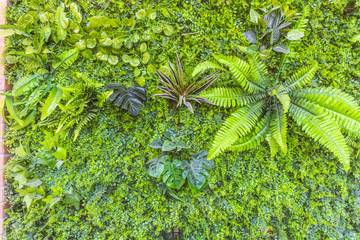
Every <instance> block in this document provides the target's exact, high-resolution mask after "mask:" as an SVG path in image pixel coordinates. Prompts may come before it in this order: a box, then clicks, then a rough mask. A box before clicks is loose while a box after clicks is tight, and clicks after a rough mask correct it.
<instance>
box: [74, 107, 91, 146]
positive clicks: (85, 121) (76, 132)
mask: <svg viewBox="0 0 360 240" xmlns="http://www.w3.org/2000/svg"><path fill="white" fill-rule="evenodd" d="M95 117H96V114H95V113H94V112H89V113H88V114H86V115H85V116H84V117H83V119H82V120H81V121H80V122H79V123H78V124H77V125H76V128H75V130H74V139H73V141H74V142H75V141H76V139H77V138H78V136H79V134H80V132H81V130H82V129H83V128H84V127H85V126H86V125H88V124H89V123H90V122H91V121H92V120H93V119H94V118H95Z"/></svg>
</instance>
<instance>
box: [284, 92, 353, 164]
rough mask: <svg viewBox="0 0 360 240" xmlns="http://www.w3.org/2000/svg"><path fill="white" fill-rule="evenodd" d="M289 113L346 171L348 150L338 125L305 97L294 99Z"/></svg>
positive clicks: (348, 162) (348, 160)
mask: <svg viewBox="0 0 360 240" xmlns="http://www.w3.org/2000/svg"><path fill="white" fill-rule="evenodd" d="M289 113H290V115H291V116H292V118H293V119H294V120H295V121H296V123H297V124H298V125H300V126H301V127H302V129H303V130H304V131H305V133H306V134H307V135H309V136H310V137H312V138H313V139H314V140H315V141H318V142H319V143H321V144H322V145H324V146H325V147H327V148H328V149H329V150H330V151H331V152H333V153H334V154H335V156H337V157H338V158H339V160H340V162H341V163H342V165H343V166H344V169H345V170H346V171H347V170H348V169H349V167H350V156H349V150H348V147H347V145H346V142H345V138H344V136H343V135H342V134H341V131H340V127H339V125H337V124H336V123H335V122H334V121H333V119H332V118H331V117H330V116H328V115H327V114H323V113H324V111H322V109H321V107H318V108H316V106H315V107H314V105H312V104H309V102H308V101H306V100H305V99H295V100H293V101H292V102H291V104H290V109H289Z"/></svg>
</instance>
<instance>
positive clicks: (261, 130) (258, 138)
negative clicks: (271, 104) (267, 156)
mask: <svg viewBox="0 0 360 240" xmlns="http://www.w3.org/2000/svg"><path fill="white" fill-rule="evenodd" d="M270 115H271V112H270V111H269V112H267V113H266V114H265V116H264V118H262V119H261V121H260V122H259V123H258V124H257V125H256V126H255V127H254V130H253V131H252V132H251V134H249V135H247V136H245V137H244V138H241V139H239V140H237V141H236V142H235V143H234V144H233V145H232V146H231V147H230V148H229V149H230V150H232V151H246V150H250V149H253V148H255V147H257V146H259V145H260V143H262V142H263V141H264V140H265V138H266V135H267V133H268V131H269V128H270Z"/></svg>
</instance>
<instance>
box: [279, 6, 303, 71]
mask: <svg viewBox="0 0 360 240" xmlns="http://www.w3.org/2000/svg"><path fill="white" fill-rule="evenodd" d="M301 3H302V5H303V11H302V14H301V18H300V19H298V21H297V22H296V24H295V26H294V28H293V29H297V30H299V31H301V32H305V30H306V27H307V25H308V22H309V20H308V16H309V12H310V10H309V8H308V6H305V5H304V2H303V1H301ZM301 40H302V39H298V40H295V41H290V42H289V44H288V47H289V49H290V53H288V54H283V55H282V58H281V61H280V65H279V72H284V70H285V65H286V64H287V62H288V60H289V57H291V56H293V55H294V53H295V48H296V46H298V45H299V43H300V42H301Z"/></svg>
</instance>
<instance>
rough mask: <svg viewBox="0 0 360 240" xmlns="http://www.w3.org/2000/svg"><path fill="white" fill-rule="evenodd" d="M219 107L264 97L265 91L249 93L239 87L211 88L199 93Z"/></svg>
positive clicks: (242, 103)
mask: <svg viewBox="0 0 360 240" xmlns="http://www.w3.org/2000/svg"><path fill="white" fill-rule="evenodd" d="M200 96H201V97H203V98H206V99H208V100H209V101H210V102H213V103H215V104H216V105H218V106H220V107H239V106H245V105H247V104H250V103H253V102H256V101H258V100H260V99H263V98H265V97H266V94H265V93H255V94H249V93H246V92H244V91H243V90H242V89H240V88H228V87H222V88H212V89H209V90H207V91H205V92H203V93H201V94H200Z"/></svg>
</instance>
